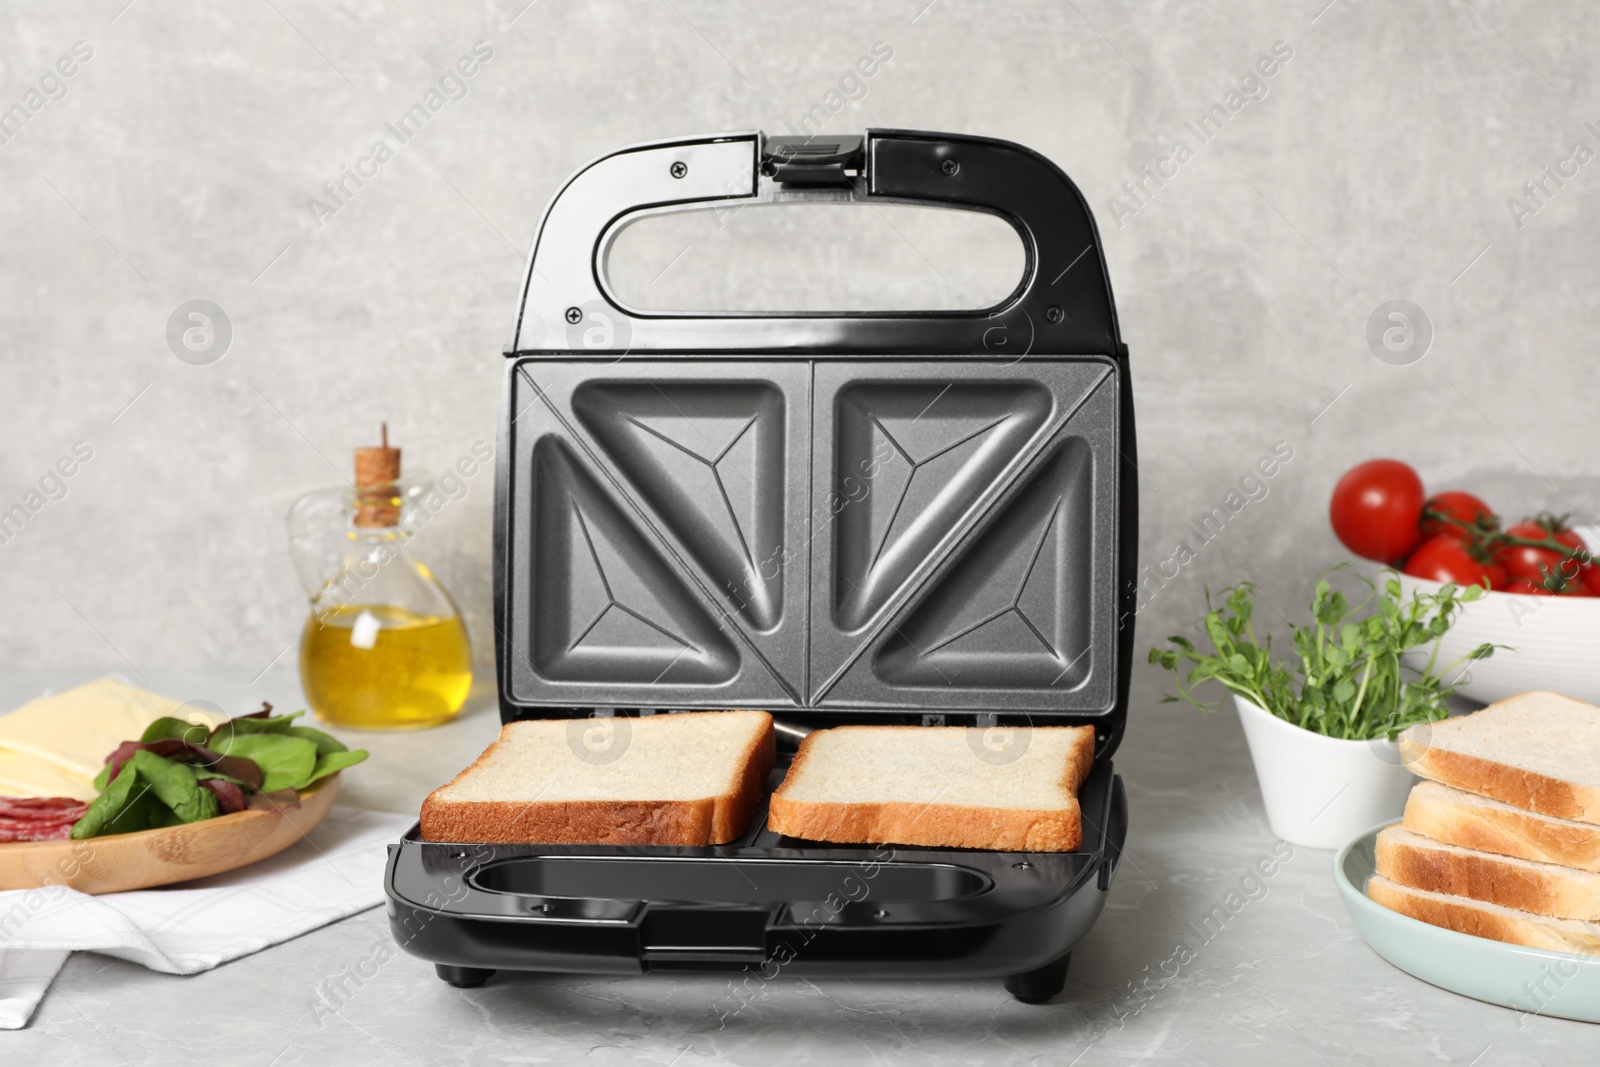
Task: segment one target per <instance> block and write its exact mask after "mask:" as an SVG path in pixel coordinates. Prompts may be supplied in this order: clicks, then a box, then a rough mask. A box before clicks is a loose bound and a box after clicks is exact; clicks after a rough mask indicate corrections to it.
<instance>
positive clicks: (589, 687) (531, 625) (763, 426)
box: [386, 130, 1138, 1001]
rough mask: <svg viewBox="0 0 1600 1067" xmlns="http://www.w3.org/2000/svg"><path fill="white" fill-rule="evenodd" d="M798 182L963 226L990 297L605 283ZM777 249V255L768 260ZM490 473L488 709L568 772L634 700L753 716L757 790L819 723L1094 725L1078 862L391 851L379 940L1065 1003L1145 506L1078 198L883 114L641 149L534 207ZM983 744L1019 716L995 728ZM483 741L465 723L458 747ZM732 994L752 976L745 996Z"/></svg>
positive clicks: (477, 979)
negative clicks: (992, 274)
mask: <svg viewBox="0 0 1600 1067" xmlns="http://www.w3.org/2000/svg"><path fill="white" fill-rule="evenodd" d="M797 201H812V202H818V201H821V202H837V203H841V204H861V205H873V204H916V205H922V206H932V207H943V208H959V209H968V210H976V211H985V212H989V213H992V214H994V215H997V216H999V217H1000V218H1002V219H1004V220H1005V221H1007V222H1009V223H1011V225H1012V226H1014V227H1015V228H1016V230H1017V233H1018V234H1019V236H1020V237H1021V239H1022V243H1023V245H1024V248H1025V250H1026V269H1025V271H1024V277H1023V279H1022V282H1021V283H1020V284H1019V285H1018V286H1017V288H1016V290H1015V291H1014V292H1012V293H1011V295H1010V296H1008V297H1007V298H1006V299H1005V300H1004V301H1002V302H1001V303H1000V304H999V305H997V306H995V307H993V308H990V309H988V310H986V311H981V312H872V311H862V312H852V313H836V312H824V313H793V312H784V313H775V314H746V313H669V314H660V313H654V312H644V311H640V310H636V309H633V308H630V307H628V306H627V305H626V304H624V303H623V302H622V301H620V300H619V299H618V298H617V297H616V296H615V295H614V293H613V292H612V290H611V289H610V287H609V284H608V282H607V279H606V272H605V265H606V257H607V254H608V252H609V250H610V248H611V245H612V242H613V241H614V239H615V238H616V235H617V233H618V232H619V231H620V230H621V229H622V228H623V227H625V226H627V225H628V224H630V223H631V222H634V221H636V220H638V219H639V218H640V217H642V216H646V215H652V214H657V213H662V212H675V211H685V210H696V209H699V210H718V211H723V212H728V211H734V210H740V209H743V208H745V207H755V206H769V205H775V204H785V203H791V202H797ZM781 251H782V250H781V249H775V250H774V253H775V254H781ZM506 357H507V359H506V384H505V391H504V403H503V407H502V409H501V416H500V430H499V452H498V457H497V461H496V473H495V529H494V591H495V624H496V654H497V661H498V681H499V689H500V714H501V718H502V719H503V720H505V721H508V722H509V721H511V720H514V719H522V718H567V719H569V720H571V722H570V725H569V730H568V739H569V742H570V744H571V748H572V751H573V755H574V758H578V759H584V760H589V761H592V762H598V763H604V762H608V761H610V760H614V759H616V758H620V756H621V754H622V753H623V752H624V751H625V750H626V748H627V745H628V739H629V736H630V729H629V724H630V720H631V719H632V718H633V717H634V716H638V715H650V714H667V713H671V712H674V711H682V710H695V709H719V708H761V709H765V710H768V711H770V712H771V713H772V714H773V716H774V718H775V719H776V720H777V721H778V723H779V754H778V766H777V767H776V769H775V770H774V771H773V773H772V776H771V778H770V781H769V789H770V788H775V787H776V786H777V784H778V783H779V782H780V781H782V778H783V774H784V771H785V769H786V767H787V765H788V761H789V759H790V757H791V756H792V754H793V752H794V747H795V745H796V744H797V743H798V739H799V738H800V737H802V736H804V734H805V733H807V732H809V731H810V730H811V729H815V728H820V727H825V726H833V725H839V724H842V723H893V724H912V725H924V726H964V727H967V728H968V732H967V736H968V739H969V743H970V745H971V747H972V752H973V758H974V759H975V760H986V761H990V762H1006V761H1009V760H1012V759H1015V758H1017V756H1019V755H1020V753H1021V752H1022V751H1023V750H1024V749H1025V746H1026V745H1027V744H1028V739H1029V732H1028V729H1027V728H1029V727H1033V726H1045V725H1081V724H1088V725H1092V726H1093V727H1094V728H1095V734H1096V752H1095V767H1094V771H1093V773H1092V774H1091V776H1090V777H1089V779H1088V781H1087V782H1086V783H1085V784H1084V786H1083V788H1082V790H1081V794H1080V801H1081V805H1082V810H1083V833H1084V836H1083V845H1082V848H1081V850H1080V851H1077V852H1072V853H1033V854H1023V853H1007V852H989V851H980V850H975V849H949V848H945V849H940V848H925V847H906V846H897V845H882V846H852V845H836V844H826V843H820V842H812V841H802V840H796V839H791V838H786V837H781V836H779V835H777V834H774V833H772V832H771V831H770V830H768V829H767V827H766V803H765V799H763V802H762V803H761V805H760V806H759V807H758V808H757V810H756V813H755V815H754V817H753V818H752V820H751V823H750V825H749V827H748V828H747V829H746V830H745V832H744V833H743V834H742V835H741V836H740V837H739V838H738V839H737V840H735V841H733V842H731V843H729V844H727V845H721V846H714V847H704V848H698V847H697V848H680V847H661V846H578V845H541V844H518V845H484V844H448V843H437V842H426V841H423V840H422V839H421V837H420V834H419V832H418V830H417V829H416V828H413V829H412V830H411V832H410V833H408V834H407V835H406V836H405V838H404V839H403V840H402V841H401V842H400V843H399V844H397V845H394V846H391V849H390V855H389V863H388V870H387V874H386V881H387V887H386V888H387V893H388V908H389V917H390V924H391V928H392V930H393V932H394V935H395V937H396V939H397V940H398V941H399V943H400V945H401V946H402V947H403V948H404V949H405V950H406V951H408V952H410V953H412V954H414V955H417V956H420V957H422V958H423V959H426V960H430V961H432V962H434V963H435V964H436V965H437V969H438V973H439V975H440V977H442V978H443V979H445V980H446V981H448V982H451V983H453V984H455V985H461V986H468V985H476V984H479V983H481V982H483V981H485V980H487V979H488V978H489V977H491V976H492V975H493V973H494V972H495V971H496V970H528V971H556V972H570V973H587V974H642V973H646V972H655V971H678V972H682V971H735V972H737V971H745V972H750V975H749V977H756V978H760V979H765V978H770V977H773V976H774V975H777V974H779V973H789V974H794V975H808V976H826V975H843V976H851V977H859V976H867V977H905V978H921V977H1001V978H1004V979H1005V984H1006V988H1007V989H1009V990H1010V991H1011V992H1012V993H1014V994H1015V995H1016V996H1018V997H1020V998H1022V999H1024V1000H1029V1001H1039V1000H1045V999H1048V998H1049V997H1051V996H1053V995H1055V994H1056V993H1058V992H1059V991H1060V990H1061V988H1062V986H1063V983H1064V981H1065V976H1066V969H1067V959H1068V955H1069V953H1070V952H1071V950H1072V947H1073V945H1074V944H1075V943H1076V942H1077V941H1078V939H1079V938H1081V937H1082V936H1083V935H1084V934H1085V933H1086V932H1087V931H1088V929H1089V927H1090V926H1091V925H1092V924H1093V922H1094V920H1095V919H1096V918H1097V917H1098V916H1099V914H1100V910H1101V908H1102V907H1103V906H1104V902H1105V898H1106V893H1107V890H1108V888H1109V886H1110V884H1111V878H1112V875H1113V873H1114V872H1115V870H1116V867H1117V861H1118V857H1119V854H1120V850H1121V847H1122V843H1123V840H1124V838H1125V836H1126V834H1127V825H1128V810H1127V799H1126V796H1125V794H1124V792H1123V787H1122V782H1121V779H1120V778H1118V777H1117V775H1116V774H1115V773H1114V772H1113V770H1112V763H1111V757H1112V754H1113V753H1114V752H1115V751H1116V748H1117V743H1118V741H1119V740H1120V738H1121V736H1122V732H1123V727H1124V725H1125V722H1126V718H1127V701H1128V678H1129V669H1130V666H1131V662H1132V642H1133V614H1134V599H1133V598H1134V588H1135V584H1134V583H1135V577H1134V570H1135V549H1136V530H1137V525H1138V523H1137V503H1136V496H1135V483H1134V468H1133V464H1134V460H1135V451H1134V430H1133V401H1132V396H1131V393H1130V386H1129V378H1128V353H1127V348H1126V347H1125V346H1124V345H1123V344H1122V343H1121V341H1120V340H1119V337H1118V332H1117V319H1116V311H1115V309H1114V307H1113V305H1112V300H1111V289H1110V284H1109V282H1108V281H1107V278H1106V268H1105V262H1104V259H1103V257H1102V254H1101V247H1100V242H1099V235H1098V232H1097V231H1096V229H1095V224H1094V219H1093V217H1092V216H1091V214H1090V212H1089V208H1088V206H1087V204H1086V203H1085V202H1084V199H1083V197H1082V195H1081V194H1080V193H1079V192H1078V189H1077V187H1076V186H1074V185H1073V183H1072V182H1071V181H1070V180H1069V179H1068V178H1067V176H1066V175H1065V174H1063V173H1062V172H1061V171H1060V170H1059V169H1058V168H1057V167H1055V165H1053V164H1052V163H1051V162H1050V161H1049V160H1047V159H1045V158H1043V157H1042V156H1040V155H1038V154H1037V153H1035V152H1032V151H1030V150H1028V149H1026V148H1023V147H1021V146H1018V145H1015V144H1011V143H1009V142H1006V141H998V140H991V139H987V138H979V137H966V136H956V135H950V134H939V133H919V132H913V131H903V130H871V131H868V132H867V134H866V135H865V136H864V137H862V136H850V137H837V138H832V139H826V140H825V139H823V138H820V137H813V138H786V137H765V136H763V135H762V134H761V133H759V132H751V133H733V134H724V135H719V136H713V137H697V138H688V139H683V140H671V141H660V142H655V143H650V144H642V145H636V146H633V147H630V148H625V149H622V150H620V151H617V152H613V153H610V154H608V155H605V156H602V157H600V158H599V159H596V160H594V161H593V162H591V163H589V164H588V165H586V166H585V167H583V168H582V169H581V170H579V171H578V172H577V173H576V174H575V175H574V176H573V177H572V178H571V179H570V180H569V181H568V182H567V184H566V185H565V186H564V187H563V188H562V190H561V191H560V193H558V194H557V196H556V197H555V199H554V200H553V201H552V202H551V204H550V206H549V208H548V209H547V211H546V212H545V216H544V219H543V221H542V222H541V223H540V226H539V231H538V235H537V237H536V238H535V240H534V246H533V252H532V256H531V258H530V262H529V268H528V274H527V284H526V285H525V287H524V290H523V299H522V305H521V307H520V308H519V311H518V316H517V324H516V328H515V332H514V335H513V337H512V341H511V344H510V346H509V348H508V349H507V351H506ZM997 726H1006V727H1023V728H1024V729H1020V730H1012V731H1002V730H996V729H995V727H997ZM486 741H487V739H486ZM747 984H748V980H747Z"/></svg>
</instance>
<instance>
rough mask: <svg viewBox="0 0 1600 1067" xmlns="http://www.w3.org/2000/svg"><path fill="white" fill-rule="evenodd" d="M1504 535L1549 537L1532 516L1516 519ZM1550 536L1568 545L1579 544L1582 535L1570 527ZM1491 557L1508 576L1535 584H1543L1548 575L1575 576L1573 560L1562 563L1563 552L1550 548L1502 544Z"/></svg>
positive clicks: (1548, 533) (1568, 577)
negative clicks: (1579, 535)
mask: <svg viewBox="0 0 1600 1067" xmlns="http://www.w3.org/2000/svg"><path fill="white" fill-rule="evenodd" d="M1506 535H1507V536H1509V537H1521V538H1525V539H1528V540H1533V541H1547V540H1550V539H1551V537H1552V535H1551V533H1550V531H1549V530H1547V529H1545V527H1544V526H1543V525H1541V524H1540V523H1538V522H1535V521H1534V520H1532V519H1530V520H1528V521H1526V522H1519V523H1517V524H1516V525H1515V526H1513V527H1511V528H1510V529H1509V530H1507V531H1506ZM1554 540H1556V541H1557V542H1559V543H1561V544H1564V545H1568V547H1571V548H1582V547H1583V541H1582V539H1580V538H1579V537H1578V535H1577V534H1575V533H1573V532H1572V531H1571V530H1565V531H1562V532H1560V533H1557V534H1555V535H1554ZM1573 541H1577V544H1572V542H1573ZM1494 558H1495V562H1496V563H1499V564H1500V565H1501V566H1503V567H1504V568H1505V569H1506V573H1507V574H1509V575H1510V576H1511V577H1513V578H1526V579H1527V580H1528V581H1530V582H1533V583H1534V584H1536V585H1540V584H1543V583H1544V581H1545V580H1546V579H1547V578H1548V577H1549V576H1550V575H1559V576H1560V577H1562V578H1566V579H1572V578H1575V577H1577V574H1576V571H1575V570H1574V564H1572V563H1566V562H1565V561H1566V559H1567V557H1566V555H1565V554H1564V553H1562V552H1560V551H1559V550H1557V549H1554V548H1538V547H1535V546H1533V545H1504V546H1502V547H1501V548H1500V549H1499V550H1498V551H1496V552H1495V557H1494Z"/></svg>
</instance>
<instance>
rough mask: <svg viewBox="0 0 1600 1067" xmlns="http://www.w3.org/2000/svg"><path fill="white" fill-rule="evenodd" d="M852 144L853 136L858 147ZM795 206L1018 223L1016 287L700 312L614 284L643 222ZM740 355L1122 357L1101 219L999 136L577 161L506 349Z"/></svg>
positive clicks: (896, 138)
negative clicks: (867, 304) (881, 208)
mask: <svg viewBox="0 0 1600 1067" xmlns="http://www.w3.org/2000/svg"><path fill="white" fill-rule="evenodd" d="M856 142H859V144H858V143H856ZM795 201H816V202H835V203H837V202H861V203H900V204H919V205H924V206H934V207H946V208H958V209H968V210H978V211H987V212H990V213H992V214H996V215H999V216H1000V217H1001V218H1003V219H1005V220H1006V221H1007V222H1009V223H1011V225H1012V226H1013V227H1015V228H1016V230H1017V233H1018V235H1019V236H1020V237H1021V239H1022V242H1023V247H1024V249H1025V251H1026V261H1027V265H1026V268H1025V270H1024V276H1023V279H1022V282H1021V283H1020V284H1019V285H1018V286H1017V288H1016V290H1014V291H1013V292H1012V293H1011V295H1010V296H1008V297H1007V298H1006V299H1005V300H1003V301H1001V302H1000V304H998V305H996V306H995V307H992V308H988V309H985V310H981V311H956V312H859V313H837V312H828V313H820V314H818V313H792V312H790V313H774V314H761V313H744V312H739V313H706V312H687V313H678V312H654V311H652V312H644V311H640V310H637V309H633V308H630V307H627V306H626V305H625V304H624V303H623V302H622V301H621V300H620V299H618V298H617V297H616V295H615V294H614V293H613V292H612V291H611V290H610V287H609V286H608V285H607V283H606V279H605V269H604V268H605V257H606V255H607V253H608V252H609V250H610V247H611V244H612V242H613V241H614V240H615V238H616V235H617V233H618V232H620V230H621V229H622V228H624V227H625V226H627V225H628V224H629V223H631V222H634V221H637V220H638V219H639V218H642V217H645V216H647V215H655V214H662V213H669V212H679V211H686V210H706V209H714V210H721V211H725V212H731V211H738V210H743V209H744V208H746V207H752V206H764V205H768V204H774V203H792V202H795ZM728 350H735V351H739V352H741V353H742V354H744V355H745V357H746V358H758V359H759V358H764V357H773V356H782V355H785V354H794V353H828V352H837V353H849V354H855V355H873V354H884V355H931V356H940V355H949V356H965V357H968V358H970V357H972V356H974V355H980V356H990V357H993V358H996V359H1004V360H1015V359H1020V358H1022V357H1024V356H1026V355H1028V354H1029V353H1040V354H1046V353H1048V354H1085V355H1091V354H1099V355H1105V356H1111V357H1118V356H1120V355H1121V354H1122V350H1121V346H1120V340H1119V337H1118V332H1117V321H1116V311H1115V308H1114V305H1113V303H1112V298H1111V287H1110V283H1109V281H1108V280H1107V277H1106V270H1105V262H1104V257H1103V256H1102V254H1101V245H1100V239H1099V234H1098V231H1097V229H1096V227H1095V223H1094V217H1093V215H1092V214H1091V213H1090V211H1089V207H1088V204H1087V203H1086V202H1085V201H1084V198H1083V196H1082V194H1081V193H1080V192H1079V191H1078V188H1077V186H1075V185H1074V184H1073V183H1072V181H1071V179H1069V178H1068V177H1067V176H1066V175H1065V174H1064V173H1062V172H1061V170H1060V169H1059V168H1057V167H1056V166H1055V165H1054V164H1053V163H1051V162H1050V161H1049V160H1047V159H1045V158H1044V157H1043V156H1041V155H1039V154H1038V153H1036V152H1033V151H1031V150H1029V149H1026V148H1023V147H1022V146H1020V145H1016V144H1012V143H1010V142H1008V141H999V140H993V139H990V138H981V137H967V136H958V135H953V134H939V133H921V132H915V131H905V130H869V131H868V132H867V134H866V136H865V137H864V138H862V137H855V138H820V137H813V138H766V137H764V136H763V135H762V134H761V133H759V132H754V131H752V132H745V133H731V134H724V135H720V136H715V137H702V138H694V139H689V140H674V141H659V142H652V143H649V144H642V145H635V146H632V147H630V148H624V149H621V150H619V151H616V152H612V153H610V154H608V155H605V156H602V157H600V158H599V159H596V160H594V161H593V162H591V163H589V164H587V165H586V166H584V167H583V168H581V169H580V170H579V171H578V172H577V173H576V174H575V175H573V177H572V178H570V179H569V180H568V182H567V184H566V185H565V186H564V187H563V188H562V190H561V191H560V192H559V193H558V194H557V195H556V197H555V199H554V200H552V201H551V203H550V206H549V207H548V208H547V209H546V211H545V215H544V218H543V220H542V221H541V222H540V225H539V230H538V233H537V235H536V236H535V238H534V245H533V249H532V252H531V254H530V257H529V264H528V273H527V281H526V284H525V285H524V288H523V293H522V301H521V304H520V306H519V310H518V316H517V323H516V326H515V328H514V332H513V336H512V341H511V344H510V346H509V347H508V348H507V351H506V354H507V355H508V356H526V355H538V354H554V355H563V356H570V355H571V353H572V352H574V351H579V352H587V353H590V354H593V355H595V356H597V357H609V358H613V359H617V358H623V357H625V356H626V355H628V354H629V353H635V352H637V353H649V354H650V355H651V356H652V357H655V356H668V357H670V356H672V355H675V354H680V355H693V354H696V353H704V352H706V351H728Z"/></svg>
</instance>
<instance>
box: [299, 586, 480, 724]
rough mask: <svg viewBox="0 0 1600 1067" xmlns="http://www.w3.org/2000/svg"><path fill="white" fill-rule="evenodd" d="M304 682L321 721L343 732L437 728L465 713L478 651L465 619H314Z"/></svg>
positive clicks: (373, 614) (382, 609)
mask: <svg viewBox="0 0 1600 1067" xmlns="http://www.w3.org/2000/svg"><path fill="white" fill-rule="evenodd" d="M300 680H301V684H302V685H303V686H304V687H305V694H306V703H307V704H309V705H310V707H311V709H312V711H314V712H316V714H317V717H318V718H320V719H322V720H323V721H325V722H330V723H334V724H336V725H339V726H355V727H366V728H369V729H371V728H379V729H392V728H395V727H408V726H414V727H420V726H432V725H435V724H437V723H440V722H444V721H445V720H447V719H450V718H452V717H453V716H454V715H455V714H456V712H458V711H460V710H461V705H462V704H463V703H465V701H466V699H467V692H468V690H470V689H471V688H472V650H471V647H470V646H469V645H468V643H467V631H466V627H464V626H463V625H462V624H461V618H460V616H459V615H447V616H440V615H426V614H421V613H418V612H414V611H411V610H409V609H406V608H402V607H395V606H392V605H383V604H338V605H335V606H332V607H329V608H327V609H325V610H322V611H320V612H319V611H313V612H312V613H311V617H310V618H309V619H307V620H306V628H305V633H304V634H303V635H302V636H301V639H300Z"/></svg>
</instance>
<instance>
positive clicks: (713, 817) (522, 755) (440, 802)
mask: <svg viewBox="0 0 1600 1067" xmlns="http://www.w3.org/2000/svg"><path fill="white" fill-rule="evenodd" d="M774 738H775V735H774V732H773V728H772V716H770V715H768V714H767V713H766V712H764V711H721V712H718V711H708V712H689V713H686V714H680V715H650V716H643V717H640V718H636V719H633V718H617V719H539V720H526V721H522V722H512V723H507V724H506V725H505V726H503V727H502V728H501V730H500V737H499V739H498V740H496V741H495V742H494V744H492V745H490V746H489V747H488V748H487V749H486V750H485V751H484V753H483V755H481V756H479V757H478V759H477V762H475V763H473V765H472V766H470V767H468V768H467V769H466V770H464V771H462V772H461V773H460V774H458V775H456V777H455V779H454V780H453V781H451V782H450V783H449V784H448V785H444V786H441V787H440V788H438V789H435V790H434V791H433V792H432V793H431V794H429V796H428V799H427V800H426V801H424V802H423V805H422V837H423V839H424V840H426V841H472V842H494V843H507V842H540V843H552V844H611V845H717V844H723V843H726V842H728V841H732V840H733V839H734V838H736V837H738V836H739V835H740V833H742V832H743V831H744V829H745V827H746V826H747V825H748V824H749V822H750V815H751V813H752V811H753V810H754V809H755V806H756V804H757V802H758V801H759V800H760V799H761V793H762V790H763V787H764V785H765V782H766V778H767V773H768V772H769V771H771V769H772V761H773V756H774V753H775V748H776V744H775V740H774Z"/></svg>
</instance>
